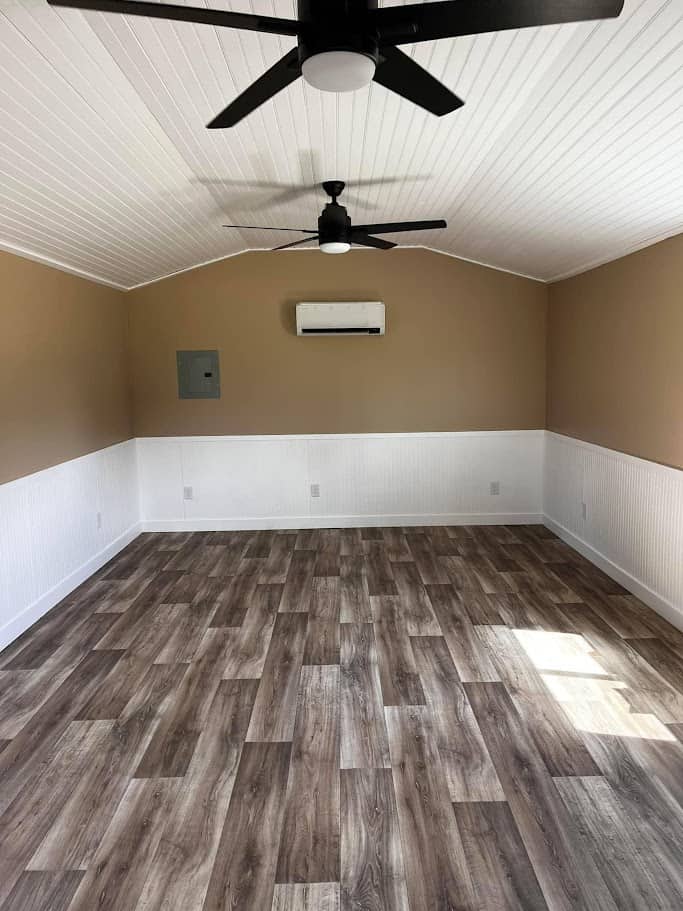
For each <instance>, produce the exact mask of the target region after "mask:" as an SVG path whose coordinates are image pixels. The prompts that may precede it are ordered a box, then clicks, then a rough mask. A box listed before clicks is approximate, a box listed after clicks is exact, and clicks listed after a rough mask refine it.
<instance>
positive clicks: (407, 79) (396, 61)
mask: <svg viewBox="0 0 683 911" xmlns="http://www.w3.org/2000/svg"><path fill="white" fill-rule="evenodd" d="M375 82H379V84H380V85H383V86H384V87H385V88H387V89H389V90H390V91H392V92H396V94H397V95H401V96H402V97H403V98H407V99H408V100H409V101H412V102H413V104H417V105H419V106H420V107H421V108H425V110H427V111H430V112H431V113H432V114H436V115H437V117H443V115H444V114H450V113H451V111H455V110H457V108H461V107H462V106H463V104H464V103H465V102H464V101H462V100H461V99H460V98H458V96H457V95H454V94H453V92H451V90H450V89H447V88H446V86H445V85H444V84H443V82H439V80H438V79H435V78H434V77H433V76H432V75H431V73H428V72H427V70H425V69H423V68H422V67H421V66H420V64H419V63H416V62H415V61H414V60H413V58H412V57H409V56H408V54H404V53H403V51H400V50H399V49H398V48H397V47H383V48H382V49H381V51H380V61H379V65H378V66H377V69H376V70H375Z"/></svg>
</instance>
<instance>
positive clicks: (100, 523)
mask: <svg viewBox="0 0 683 911" xmlns="http://www.w3.org/2000/svg"><path fill="white" fill-rule="evenodd" d="M97 530H98V531H101V530H102V513H101V512H98V513H97Z"/></svg>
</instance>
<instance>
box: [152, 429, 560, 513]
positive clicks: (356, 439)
mask: <svg viewBox="0 0 683 911" xmlns="http://www.w3.org/2000/svg"><path fill="white" fill-rule="evenodd" d="M544 437H545V434H544V431H542V430H539V431H536V430H529V431H491V432H472V433H414V434H410V433H407V434H398V433H396V434H359V435H352V434H325V435H311V436H251V437H244V436H240V437H227V436H225V437H174V438H171V437H168V438H141V439H138V441H137V445H138V466H139V477H140V488H141V517H142V520H143V527H144V528H145V529H146V530H149V531H185V530H187V531H191V530H205V529H217V530H225V529H237V528H302V527H304V528H305V527H325V526H350V525H391V524H393V525H410V524H415V525H419V524H422V525H425V524H440V523H444V524H456V523H496V522H498V523H501V522H505V523H512V522H539V521H541V518H542V476H543V447H544ZM492 481H498V482H499V484H500V494H499V495H498V496H492V495H491V493H490V484H491V482H492ZM312 484H317V485H319V489H320V496H319V497H317V498H316V497H312V496H311V485H312ZM186 488H191V499H183V492H184V490H185V489H186Z"/></svg>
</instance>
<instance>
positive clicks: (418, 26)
mask: <svg viewBox="0 0 683 911" xmlns="http://www.w3.org/2000/svg"><path fill="white" fill-rule="evenodd" d="M623 6H624V0H437V2H435V3H410V4H408V5H406V6H388V7H383V8H382V9H378V10H375V12H374V14H373V19H374V22H375V25H376V26H377V28H378V30H379V38H380V44H384V43H387V44H388V43H391V44H413V43H414V42H417V41H432V40H434V39H437V38H455V37H457V36H458V35H479V34H482V33H485V32H501V31H505V29H511V28H528V27H530V26H538V25H561V24H563V23H567V22H584V21H587V20H590V19H613V18H615V17H616V16H618V15H619V14H620V13H621V10H622V8H623Z"/></svg>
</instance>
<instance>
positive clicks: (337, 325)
mask: <svg viewBox="0 0 683 911" xmlns="http://www.w3.org/2000/svg"><path fill="white" fill-rule="evenodd" d="M296 334H297V335H384V304H383V303H382V302H381V301H358V302H353V303H351V302H344V303H332V302H324V303H323V302H316V301H306V302H304V303H300V304H297V305H296Z"/></svg>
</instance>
